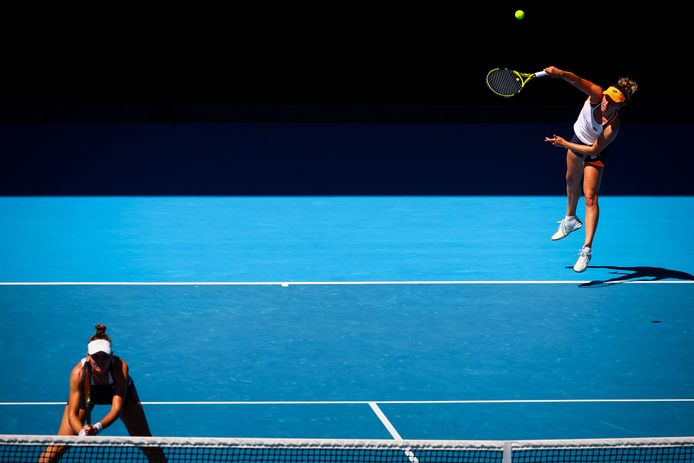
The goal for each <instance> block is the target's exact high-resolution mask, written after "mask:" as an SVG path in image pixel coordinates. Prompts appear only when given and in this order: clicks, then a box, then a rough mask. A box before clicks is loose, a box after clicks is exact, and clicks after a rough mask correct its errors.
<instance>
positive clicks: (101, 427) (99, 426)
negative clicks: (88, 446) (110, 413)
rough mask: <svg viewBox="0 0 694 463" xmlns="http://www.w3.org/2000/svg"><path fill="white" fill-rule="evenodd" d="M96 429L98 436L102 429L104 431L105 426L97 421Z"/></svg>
mask: <svg viewBox="0 0 694 463" xmlns="http://www.w3.org/2000/svg"><path fill="white" fill-rule="evenodd" d="M94 429H96V432H97V434H98V433H100V432H101V430H102V429H104V425H103V424H101V421H97V422H96V424H95V425H94Z"/></svg>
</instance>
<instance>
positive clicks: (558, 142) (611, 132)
mask: <svg viewBox="0 0 694 463" xmlns="http://www.w3.org/2000/svg"><path fill="white" fill-rule="evenodd" d="M617 132H619V125H618V124H610V125H608V126H607V127H605V129H604V130H603V132H602V134H600V136H599V137H598V139H597V140H595V143H593V144H592V145H580V144H578V143H572V142H570V141H567V140H566V139H564V138H562V137H560V136H559V135H553V136H552V137H545V141H546V142H548V143H550V144H551V145H552V146H556V147H558V148H566V149H570V150H571V151H573V152H574V153H580V154H583V155H586V156H594V155H596V154H599V153H600V152H601V151H602V150H604V149H605V148H607V147H608V146H609V145H610V143H612V141H613V140H614V139H615V137H616V136H617Z"/></svg>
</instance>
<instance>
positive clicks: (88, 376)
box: [82, 361, 92, 426]
mask: <svg viewBox="0 0 694 463" xmlns="http://www.w3.org/2000/svg"><path fill="white" fill-rule="evenodd" d="M82 381H83V383H82V398H83V399H84V421H85V422H86V423H87V424H88V425H89V426H91V425H92V366H91V365H90V364H89V362H88V361H87V362H84V365H83V366H82Z"/></svg>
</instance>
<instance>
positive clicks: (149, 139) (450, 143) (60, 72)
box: [0, 2, 694, 195]
mask: <svg viewBox="0 0 694 463" xmlns="http://www.w3.org/2000/svg"><path fill="white" fill-rule="evenodd" d="M462 6H463V9H461V8H460V7H461V5H449V6H446V7H443V6H441V5H436V4H434V5H426V6H424V5H410V6H405V5H397V7H395V6H393V7H386V6H383V7H380V8H378V9H377V8H376V7H374V6H373V5H370V6H369V5H361V4H349V5H348V4H344V5H342V4H339V5H332V7H330V8H328V7H316V6H315V5H314V6H310V7H309V6H304V7H303V8H302V7H301V6H299V5H295V4H292V5H284V6H281V5H280V6H273V7H269V6H267V10H265V11H253V12H249V11H245V10H244V11H241V10H240V9H238V7H235V9H233V10H232V11H223V10H221V9H212V8H208V9H206V8H204V7H199V8H196V9H193V8H192V7H190V6H188V7H185V8H184V7H177V8H173V7H172V6H169V7H168V8H163V7H162V8H161V10H159V11H156V10H154V11H151V10H150V11H147V12H144V11H131V10H128V11H123V10H118V11H91V12H86V13H87V16H86V17H85V16H82V17H81V19H74V18H65V16H69V13H66V12H64V11H61V12H44V13H45V14H44V15H43V16H42V17H41V18H40V19H39V18H38V17H37V16H36V15H34V16H24V17H23V18H19V17H17V18H12V17H10V16H8V24H9V25H10V26H14V27H8V28H5V29H4V30H3V32H2V33H3V37H2V38H3V39H5V40H4V41H3V43H4V45H3V52H4V54H3V69H2V73H1V75H0V84H1V85H2V89H3V92H2V95H1V98H0V137H1V138H0V149H1V150H2V151H1V153H0V155H1V156H2V169H0V194H3V195H34V194H561V192H562V187H561V177H562V174H561V169H562V165H561V156H560V155H559V153H557V152H555V151H552V150H551V149H549V148H548V147H546V146H545V145H543V143H542V142H541V140H542V137H543V136H544V135H547V134H550V133H554V132H557V133H561V134H567V130H570V125H571V123H572V122H573V120H574V118H575V116H576V113H577V111H578V108H579V107H580V104H581V101H582V96H581V95H580V93H579V92H577V91H576V90H575V89H572V88H571V87H570V86H569V85H567V84H566V83H564V82H561V81H558V80H555V79H547V80H543V81H537V82H535V83H531V84H530V85H529V86H528V87H527V88H526V90H524V91H523V93H521V94H520V95H518V96H517V97H514V98H512V99H502V98H499V97H497V96H495V95H493V94H491V93H490V92H489V91H488V90H487V89H486V88H485V86H484V75H485V74H486V72H487V71H488V70H489V69H490V68H492V67H497V66H508V67H512V68H517V69H519V70H524V71H537V70H540V69H542V68H543V67H545V66H547V65H550V64H553V65H556V66H558V67H562V68H565V69H568V70H572V71H574V72H576V73H578V74H580V75H583V76H585V77H586V78H589V79H591V80H593V81H595V82H596V83H599V84H601V85H608V84H610V83H611V82H613V81H614V80H615V79H616V78H617V77H619V76H621V75H628V76H630V77H633V78H635V79H637V80H638V81H639V83H640V85H641V88H640V90H639V92H638V93H637V95H636V97H635V98H634V102H633V104H632V105H631V106H630V107H629V108H627V109H626V110H625V111H624V129H623V133H622V134H620V136H619V138H618V142H617V144H616V145H615V149H614V154H613V159H612V160H611V164H610V168H609V177H606V180H605V183H604V185H603V192H604V193H610V194H694V186H692V182H691V181H689V178H688V174H687V173H688V172H691V170H692V167H694V161H692V151H693V150H692V148H691V147H690V143H689V139H690V138H691V133H692V123H693V122H694V121H693V120H692V114H691V111H690V105H691V103H692V101H691V100H692V96H691V92H690V91H689V86H690V84H689V82H688V81H689V79H688V77H687V74H686V72H684V71H683V70H682V66H684V65H685V64H686V62H687V61H688V60H689V54H690V52H689V51H688V49H689V46H688V43H689V42H690V41H689V40H688V38H687V37H688V30H689V29H688V25H687V20H688V11H685V8H686V7H683V6H677V7H674V6H672V5H667V4H663V5H651V6H650V7H649V8H647V9H636V8H635V7H634V6H633V5H627V4H609V5H607V4H606V5H587V4H586V5H576V4H573V3H571V4H570V2H560V3H556V4H551V5H549V4H547V5H545V4H540V3H539V2H524V4H523V5H519V4H517V3H516V2H501V3H497V4H494V5H491V4H489V5H474V4H466V5H462ZM519 7H520V8H523V9H525V10H526V18H525V19H524V20H523V21H518V20H516V19H515V18H513V11H514V10H515V9H516V8H519ZM579 8H580V9H579ZM51 13H56V16H55V17H54V16H52V15H51ZM84 13H85V12H81V14H84ZM18 18H19V19H22V21H18V22H17V23H16V24H12V23H13V20H15V19H18ZM248 124H256V125H255V126H254V127H253V128H249V126H248ZM297 124H299V125H302V126H301V127H300V126H299V125H297ZM394 124H395V125H396V126H397V125H398V124H399V126H398V127H395V126H394ZM327 126H329V127H327ZM243 127H245V128H246V129H245V131H244V130H242V129H241V128H243ZM326 127H327V128H326ZM379 127H380V129H379ZM408 127H409V129H408ZM357 128H360V130H357ZM359 134H361V135H359ZM268 140H271V141H272V142H268ZM203 148H204V149H203ZM608 179H609V180H608ZM557 180H558V181H557Z"/></svg>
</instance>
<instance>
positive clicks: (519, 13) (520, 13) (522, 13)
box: [515, 10, 525, 19]
mask: <svg viewBox="0 0 694 463" xmlns="http://www.w3.org/2000/svg"><path fill="white" fill-rule="evenodd" d="M515 16H516V19H523V18H525V11H523V10H516V13H515Z"/></svg>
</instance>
